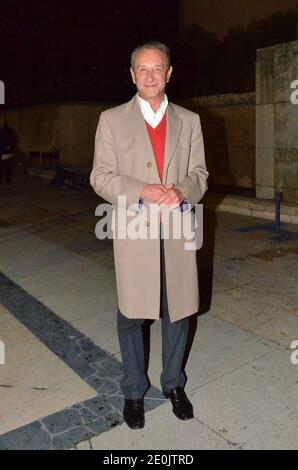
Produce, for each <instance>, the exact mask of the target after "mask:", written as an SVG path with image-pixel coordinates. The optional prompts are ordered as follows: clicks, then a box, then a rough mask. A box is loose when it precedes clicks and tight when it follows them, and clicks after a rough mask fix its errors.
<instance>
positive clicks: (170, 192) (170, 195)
mask: <svg viewBox="0 0 298 470" xmlns="http://www.w3.org/2000/svg"><path fill="white" fill-rule="evenodd" d="M167 186H171V187H169V188H168V189H167V191H166V192H164V193H163V194H162V195H161V197H160V198H159V200H158V201H157V203H158V204H160V205H161V206H162V207H168V208H169V209H176V208H177V207H179V206H180V204H181V202H182V201H183V200H184V194H183V193H182V192H181V191H180V190H179V189H174V185H173V184H171V185H166V187H167Z"/></svg>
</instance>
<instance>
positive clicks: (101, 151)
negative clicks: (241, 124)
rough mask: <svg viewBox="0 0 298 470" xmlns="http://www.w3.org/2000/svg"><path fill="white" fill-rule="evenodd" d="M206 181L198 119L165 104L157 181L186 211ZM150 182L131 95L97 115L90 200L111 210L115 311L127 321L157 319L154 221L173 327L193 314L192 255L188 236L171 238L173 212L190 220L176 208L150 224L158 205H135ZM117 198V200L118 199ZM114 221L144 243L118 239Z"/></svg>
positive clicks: (147, 147)
mask: <svg viewBox="0 0 298 470" xmlns="http://www.w3.org/2000/svg"><path fill="white" fill-rule="evenodd" d="M207 177H208V172H207V170H206V165H205V155H204V143H203V136H202V130H201V124H200V118H199V116H198V115H197V114H195V113H193V112H191V111H189V110H187V109H185V108H182V107H181V106H177V105H175V104H172V103H169V104H168V106H167V110H166V142H165V156H164V169H163V180H162V183H163V184H169V183H173V184H174V186H175V187H176V188H179V189H180V190H181V191H182V193H183V194H184V195H185V198H186V199H187V201H188V203H189V204H190V207H191V208H194V205H195V204H197V203H199V201H200V200H201V199H202V197H203V195H204V193H205V192H206V190H207V182H206V181H207ZM153 183H159V184H160V183H161V180H160V177H159V174H158V169H157V164H156V160H155V156H154V152H153V149H152V145H151V142H150V138H149V135H148V131H147V128H146V123H145V120H144V118H143V115H142V112H141V110H140V107H139V104H138V101H137V97H136V96H134V97H133V98H132V99H131V100H130V101H129V102H128V103H125V104H123V105H121V106H117V107H115V108H111V109H108V110H105V111H104V112H102V113H101V115H100V118H99V123H98V127H97V131H96V136H95V152H94V162H93V169H92V172H91V175H90V184H91V186H92V187H93V188H94V191H95V192H96V193H97V194H98V195H100V196H101V197H102V198H103V199H104V200H106V201H107V202H109V203H111V204H112V206H113V211H114V214H113V216H114V218H113V220H114V240H113V247H114V260H115V271H116V283H117V292H118V306H119V309H120V311H121V313H122V314H123V315H125V316H126V317H128V318H146V319H158V318H159V317H160V227H161V223H162V227H163V232H166V233H167V234H168V235H167V236H166V238H165V239H164V252H165V267H166V287H167V297H168V306H169V315H170V319H171V321H172V322H174V321H176V320H180V319H182V318H184V317H187V316H190V315H192V314H193V313H196V312H197V311H198V308H199V288H198V269H197V261H196V250H186V249H185V242H186V241H189V237H188V238H185V237H184V234H183V230H181V231H182V236H181V237H180V238H179V237H177V236H174V235H172V228H173V217H174V214H176V216H179V217H180V218H181V219H182V218H183V217H188V218H189V217H190V218H191V220H190V223H191V227H192V229H193V228H194V223H195V215H194V212H193V211H188V212H186V213H183V212H182V211H181V209H180V208H177V209H174V210H169V209H162V211H159V213H158V217H159V219H158V223H156V211H153V209H156V207H158V205H157V204H154V205H153V204H150V203H149V202H147V201H145V203H144V205H143V206H142V207H141V208H140V206H139V199H140V195H141V192H142V189H143V187H144V186H145V185H146V184H153ZM118 196H125V198H122V200H121V201H120V199H119V198H118ZM123 200H124V202H123ZM119 201H120V202H119ZM152 206H154V208H153V207H152ZM151 209H152V213H151V211H150V210H151ZM160 214H161V217H160ZM153 216H154V217H153ZM120 218H121V220H122V221H123V220H124V219H125V220H124V222H123V223H124V224H126V225H125V226H126V227H128V225H129V224H131V227H132V226H138V229H139V230H140V231H142V233H143V234H144V233H146V235H147V238H146V237H144V236H143V237H139V238H136V237H130V236H125V237H123V232H121V233H122V235H119V230H120V229H118V230H117V227H118V224H117V221H118V220H119V219H120ZM153 218H154V220H153ZM161 218H162V221H161ZM185 220H186V219H184V221H185ZM134 223H136V225H134ZM176 223H177V217H176ZM181 223H182V222H181ZM153 226H154V229H156V228H157V236H156V231H153V232H152V227H153ZM150 230H151V232H150V233H149V231H150ZM152 233H154V234H155V235H152Z"/></svg>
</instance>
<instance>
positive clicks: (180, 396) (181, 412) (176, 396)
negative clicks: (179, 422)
mask: <svg viewBox="0 0 298 470" xmlns="http://www.w3.org/2000/svg"><path fill="white" fill-rule="evenodd" d="M163 394H164V396H165V397H166V398H169V399H170V400H171V402H172V405H173V413H174V415H175V416H177V418H179V419H183V420H186V419H192V418H193V407H192V404H191V403H190V401H189V399H188V398H187V396H186V393H185V392H184V390H182V388H181V387H175V388H173V389H172V390H171V391H170V392H164V391H163Z"/></svg>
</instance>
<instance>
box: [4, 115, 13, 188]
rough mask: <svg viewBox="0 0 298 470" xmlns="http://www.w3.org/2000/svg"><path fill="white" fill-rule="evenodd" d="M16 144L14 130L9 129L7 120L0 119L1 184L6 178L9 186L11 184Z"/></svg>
mask: <svg viewBox="0 0 298 470" xmlns="http://www.w3.org/2000/svg"><path fill="white" fill-rule="evenodd" d="M15 144H16V137H15V134H14V132H13V130H12V129H11V128H10V127H8V125H7V123H6V121H5V119H4V118H3V117H0V183H2V180H3V178H4V179H5V182H6V183H7V184H11V180H12V173H13V151H14V147H15Z"/></svg>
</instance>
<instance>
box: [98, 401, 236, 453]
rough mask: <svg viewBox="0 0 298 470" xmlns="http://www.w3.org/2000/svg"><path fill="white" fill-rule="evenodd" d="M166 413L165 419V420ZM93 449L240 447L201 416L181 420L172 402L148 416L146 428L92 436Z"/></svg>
mask: <svg viewBox="0 0 298 470" xmlns="http://www.w3.org/2000/svg"><path fill="white" fill-rule="evenodd" d="M161 416H162V419H161ZM90 442H91V446H92V449H93V450H111V449H113V450H121V449H126V450H143V449H145V450H159V449H162V450H176V449H200V450H237V448H238V447H237V446H235V445H234V444H233V443H231V442H229V441H228V439H226V438H225V437H222V436H220V435H219V434H218V433H216V432H214V431H213V430H212V429H210V428H209V427H208V426H206V425H204V424H203V423H202V422H200V421H199V420H198V419H192V420H190V421H180V420H178V419H177V418H176V417H175V416H174V415H173V413H172V411H171V406H170V404H169V403H165V404H163V405H162V407H159V408H158V409H154V410H152V411H150V412H149V413H146V415H145V427H144V428H143V429H139V430H132V429H129V428H128V427H127V426H126V425H125V424H122V425H121V426H117V427H116V428H114V429H112V430H110V431H109V432H108V433H105V434H100V435H99V436H96V437H93V438H91V439H90Z"/></svg>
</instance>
